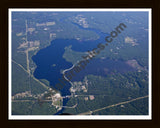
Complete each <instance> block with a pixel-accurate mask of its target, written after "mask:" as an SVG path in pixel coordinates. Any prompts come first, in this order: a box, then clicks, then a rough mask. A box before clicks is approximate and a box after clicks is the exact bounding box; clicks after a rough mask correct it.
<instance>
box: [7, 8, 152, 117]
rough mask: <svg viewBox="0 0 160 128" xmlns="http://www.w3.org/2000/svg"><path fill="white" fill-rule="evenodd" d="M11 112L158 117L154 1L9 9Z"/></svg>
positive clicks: (46, 114)
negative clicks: (136, 6) (128, 5)
mask: <svg viewBox="0 0 160 128" xmlns="http://www.w3.org/2000/svg"><path fill="white" fill-rule="evenodd" d="M8 11H9V97H8V98H9V99H8V101H9V119H25V120H26V119H65V120H66V119H67V120H68V119H72V120H75V119H76V120H77V119H87V120H91V119H100V120H110V119H120V120H121V119H127V120H132V119H145V120H146V119H149V120H150V119H152V111H151V109H152V106H151V104H152V95H151V90H152V86H151V76H152V72H151V67H152V63H151V59H152V58H151V57H152V55H151V53H152V51H151V47H152V41H151V31H152V25H151V24H152V23H151V17H152V9H150V8H148V9H142V8H139V9H116V8H113V9H96V8H92V9H76V8H73V9H22V8H21V9H14V8H12V9H9V10H8Z"/></svg>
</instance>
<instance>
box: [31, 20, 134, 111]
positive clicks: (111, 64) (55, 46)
mask: <svg viewBox="0 0 160 128" xmlns="http://www.w3.org/2000/svg"><path fill="white" fill-rule="evenodd" d="M73 24H75V23H73ZM75 25H77V24H75ZM77 26H78V27H79V28H80V29H85V30H90V31H94V32H96V33H97V34H98V35H99V36H100V38H99V39H98V40H92V41H78V40H75V39H65V40H64V39H56V40H53V41H52V42H51V45H50V46H48V47H47V48H44V49H42V50H40V51H39V52H38V53H37V54H36V55H35V56H33V57H32V59H33V61H34V62H35V63H36V65H37V68H36V69H35V72H34V76H35V77H36V78H37V79H46V80H48V81H49V82H50V86H52V87H53V88H54V87H55V85H56V84H57V83H59V80H58V79H59V78H62V74H61V71H62V70H64V69H68V68H70V67H72V64H71V63H70V62H67V61H66V60H65V59H64V58H63V57H62V56H63V54H64V51H65V50H64V48H65V47H66V46H69V45H72V49H73V50H74V51H80V52H86V51H88V50H89V51H90V50H92V49H93V48H96V47H97V44H99V43H104V42H105V37H106V36H107V35H108V34H106V33H102V32H100V31H99V30H97V29H91V28H83V27H81V26H79V25H77ZM53 64H56V66H55V67H53V66H52V65H53ZM114 69H116V70H117V71H119V72H125V71H128V70H133V69H132V68H131V67H129V66H128V65H127V64H125V62H122V61H112V60H109V59H105V60H102V59H93V60H91V61H90V63H89V64H88V65H87V66H86V68H85V70H82V71H81V72H80V73H78V74H76V76H75V77H74V78H73V80H77V81H79V80H82V79H83V78H84V76H85V75H87V74H93V75H101V76H106V75H107V73H111V72H112V71H113V70H114ZM70 86H71V85H70V83H66V84H65V86H63V88H62V89H61V90H60V92H61V94H62V96H65V95H70V91H69V88H70ZM67 101H68V99H64V101H63V105H66V103H67ZM63 110H64V109H62V110H61V111H59V112H58V113H57V114H60V113H62V112H63Z"/></svg>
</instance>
